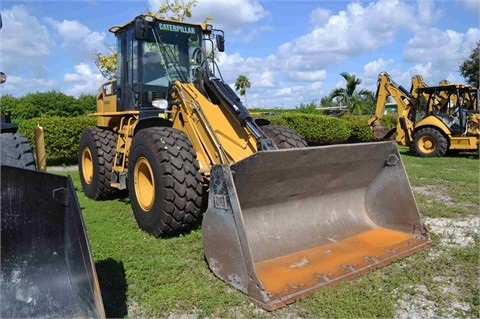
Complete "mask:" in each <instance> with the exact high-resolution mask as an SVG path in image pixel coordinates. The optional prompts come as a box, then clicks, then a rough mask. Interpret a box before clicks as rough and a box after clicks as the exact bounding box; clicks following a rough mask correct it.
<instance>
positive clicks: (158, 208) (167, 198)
mask: <svg viewBox="0 0 480 319" xmlns="http://www.w3.org/2000/svg"><path fill="white" fill-rule="evenodd" d="M128 162H129V163H128V190H129V194H130V201H131V204H132V209H133V214H134V216H135V219H136V220H137V223H138V225H139V227H140V228H141V229H143V230H144V231H146V232H148V233H149V234H151V235H153V236H155V237H170V236H175V235H178V234H181V233H186V232H189V231H190V230H192V229H193V228H195V227H197V226H198V225H199V224H200V221H201V204H202V191H203V190H202V176H201V175H200V173H199V167H200V166H199V164H198V161H197V159H196V153H195V150H194V149H193V146H192V144H191V143H190V141H189V140H188V138H187V136H186V135H185V134H184V133H182V132H180V131H178V130H175V129H172V128H169V127H152V128H146V129H143V130H140V131H139V132H138V133H136V134H135V136H134V137H133V140H132V147H131V150H130V156H129V160H128Z"/></svg>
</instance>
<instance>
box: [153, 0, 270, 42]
mask: <svg viewBox="0 0 480 319" xmlns="http://www.w3.org/2000/svg"><path fill="white" fill-rule="evenodd" d="M148 3H149V8H150V10H152V11H154V12H157V10H158V8H160V6H161V5H162V3H163V0H148ZM269 15H270V13H269V12H268V11H267V10H265V8H264V7H263V6H262V5H261V3H260V1H257V0H228V1H225V0H199V1H198V4H197V5H196V6H195V7H194V8H192V18H191V19H190V20H191V21H194V22H202V21H204V20H205V18H207V17H212V18H213V20H212V23H213V24H214V25H215V27H216V28H220V29H223V30H225V32H227V33H228V34H232V35H233V34H235V35H237V37H241V38H242V39H243V40H244V41H247V40H249V39H251V38H252V37H254V36H255V35H256V34H257V33H256V32H257V30H254V29H249V28H248V26H249V25H251V24H253V23H256V22H258V21H262V20H264V19H266V18H267V17H269ZM263 28H265V26H264V27H263Z"/></svg>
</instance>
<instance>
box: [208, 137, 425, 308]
mask: <svg viewBox="0 0 480 319" xmlns="http://www.w3.org/2000/svg"><path fill="white" fill-rule="evenodd" d="M202 233H203V245H204V250H205V257H206V259H207V262H208V264H209V267H210V269H211V270H212V271H213V273H214V274H215V275H216V276H218V277H219V278H221V279H222V280H224V281H226V282H228V283H229V284H230V285H232V286H233V287H235V288H237V289H239V290H241V291H242V292H244V293H245V294H247V295H248V296H249V297H250V298H251V299H252V300H253V301H255V302H257V303H258V304H260V306H261V307H263V308H264V309H266V310H274V309H276V308H279V307H282V306H283V305H285V304H288V303H291V302H293V301H295V300H296V299H299V298H301V297H303V296H306V295H308V294H310V293H312V292H313V291H315V290H317V289H319V288H321V287H324V286H326V285H330V284H335V283H338V282H341V281H344V280H348V279H351V278H354V277H356V276H358V275H360V274H362V273H365V272H367V271H369V270H372V269H375V268H378V267H380V266H384V265H387V264H389V263H392V262H393V261H395V260H397V259H399V258H401V257H404V256H408V255H410V254H413V253H415V252H417V251H419V250H422V249H424V248H426V247H428V246H429V245H431V244H432V242H431V241H430V239H429V236H428V234H427V232H426V229H425V227H424V225H423V223H422V221H421V219H420V215H419V212H418V208H417V205H416V203H415V199H414V197H413V194H412V190H411V187H410V183H409V181H408V178H407V175H406V172H405V168H404V166H403V162H402V160H401V158H400V154H399V153H398V150H397V147H396V145H395V144H393V143H392V142H378V143H362V144H350V145H335V146H320V147H311V148H297V149H286V150H278V151H264V152H258V153H256V154H254V155H253V156H251V157H248V158H246V159H244V160H242V161H240V162H238V163H236V164H234V165H232V166H230V167H229V166H228V165H216V166H214V167H213V169H212V173H211V180H210V193H209V204H208V209H207V211H206V213H205V215H204V219H203V226H202Z"/></svg>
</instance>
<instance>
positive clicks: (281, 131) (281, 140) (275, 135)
mask: <svg viewBox="0 0 480 319" xmlns="http://www.w3.org/2000/svg"><path fill="white" fill-rule="evenodd" d="M260 129H261V130H262V131H263V133H265V135H267V136H268V137H269V138H271V139H272V140H273V141H274V142H275V144H276V145H277V147H278V148H279V149H285V148H296V147H307V146H308V145H307V142H305V140H304V139H303V138H302V136H301V135H300V134H298V133H297V132H296V131H295V130H294V129H291V128H289V127H287V126H281V125H265V126H261V127H260Z"/></svg>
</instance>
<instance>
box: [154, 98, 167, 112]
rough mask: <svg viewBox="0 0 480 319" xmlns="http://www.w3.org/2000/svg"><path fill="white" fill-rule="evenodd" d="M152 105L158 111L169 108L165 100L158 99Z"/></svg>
mask: <svg viewBox="0 0 480 319" xmlns="http://www.w3.org/2000/svg"><path fill="white" fill-rule="evenodd" d="M152 105H153V107H156V108H157V109H161V110H166V109H167V108H168V101H167V100H164V99H156V100H153V101H152Z"/></svg>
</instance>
